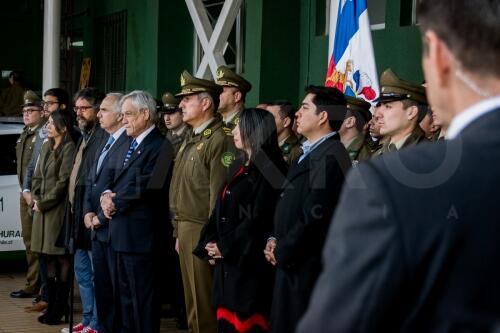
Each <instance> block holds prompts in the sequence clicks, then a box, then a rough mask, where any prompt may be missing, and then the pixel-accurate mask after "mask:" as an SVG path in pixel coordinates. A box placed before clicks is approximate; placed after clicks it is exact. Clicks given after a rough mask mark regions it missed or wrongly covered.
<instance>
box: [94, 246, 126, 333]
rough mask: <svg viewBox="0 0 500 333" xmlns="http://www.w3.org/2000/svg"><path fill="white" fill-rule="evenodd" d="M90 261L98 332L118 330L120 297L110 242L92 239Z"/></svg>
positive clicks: (112, 332) (113, 253) (111, 332)
mask: <svg viewBox="0 0 500 333" xmlns="http://www.w3.org/2000/svg"><path fill="white" fill-rule="evenodd" d="M92 261H93V265H94V285H95V301H96V306H97V318H98V324H99V332H103V333H114V332H120V331H121V329H120V326H121V319H120V299H119V297H118V286H117V285H116V281H117V276H116V256H115V252H114V251H113V249H112V248H111V246H110V244H109V243H107V242H101V241H99V240H93V241H92Z"/></svg>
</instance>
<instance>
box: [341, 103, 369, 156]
mask: <svg viewBox="0 0 500 333" xmlns="http://www.w3.org/2000/svg"><path fill="white" fill-rule="evenodd" d="M346 99H347V112H346V116H345V119H344V121H343V122H342V126H341V127H340V130H339V135H340V141H341V142H342V144H343V145H344V147H345V148H346V150H347V152H348V153H349V158H350V159H351V162H352V163H353V165H356V164H357V163H358V162H359V161H365V160H368V159H370V157H371V154H372V153H371V151H370V149H369V147H368V146H367V145H366V132H365V125H366V124H367V123H368V122H369V121H370V120H371V118H372V114H371V112H370V107H371V104H370V103H368V102H366V101H365V100H363V99H361V98H354V97H350V96H346Z"/></svg>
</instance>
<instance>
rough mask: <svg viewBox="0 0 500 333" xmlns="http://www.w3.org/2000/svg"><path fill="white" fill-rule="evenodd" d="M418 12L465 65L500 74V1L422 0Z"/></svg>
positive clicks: (425, 25)
mask: <svg viewBox="0 0 500 333" xmlns="http://www.w3.org/2000/svg"><path fill="white" fill-rule="evenodd" d="M418 15H419V22H420V26H421V30H422V32H425V31H427V30H432V31H434V32H435V33H436V34H437V35H438V36H439V38H441V39H442V40H443V41H444V42H445V43H446V45H447V46H448V48H449V49H450V50H451V52H452V53H453V55H454V56H455V57H456V58H457V59H458V60H459V61H460V62H461V63H462V65H463V66H464V67H465V68H466V69H469V70H472V71H477V72H479V73H481V74H488V75H490V73H493V74H494V75H495V76H500V62H499V61H498V55H499V54H500V1H498V0H452V1H450V0H420V4H419V8H418ZM427 52H428V50H427V48H426V47H425V45H424V53H427Z"/></svg>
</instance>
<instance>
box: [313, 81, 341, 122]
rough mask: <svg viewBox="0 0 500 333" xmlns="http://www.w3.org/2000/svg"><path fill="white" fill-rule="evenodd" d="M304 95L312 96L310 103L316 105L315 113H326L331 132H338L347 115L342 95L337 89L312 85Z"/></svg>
mask: <svg viewBox="0 0 500 333" xmlns="http://www.w3.org/2000/svg"><path fill="white" fill-rule="evenodd" d="M306 93H308V94H313V95H314V97H313V99H312V101H313V103H314V105H316V108H317V113H320V112H322V111H326V113H327V114H328V123H329V125H330V128H331V129H332V131H338V130H339V129H340V126H342V123H343V122H344V119H345V115H346V113H347V107H346V105H347V101H346V99H345V96H344V94H343V93H342V92H341V91H340V90H338V89H337V88H330V87H323V86H313V85H310V86H308V87H307V88H306ZM339 106H341V107H340V108H339Z"/></svg>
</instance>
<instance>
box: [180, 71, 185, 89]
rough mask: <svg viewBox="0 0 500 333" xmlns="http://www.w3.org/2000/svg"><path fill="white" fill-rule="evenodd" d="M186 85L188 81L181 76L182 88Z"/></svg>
mask: <svg viewBox="0 0 500 333" xmlns="http://www.w3.org/2000/svg"><path fill="white" fill-rule="evenodd" d="M185 85H186V79H185V78H184V75H182V74H181V87H183V86H185Z"/></svg>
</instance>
